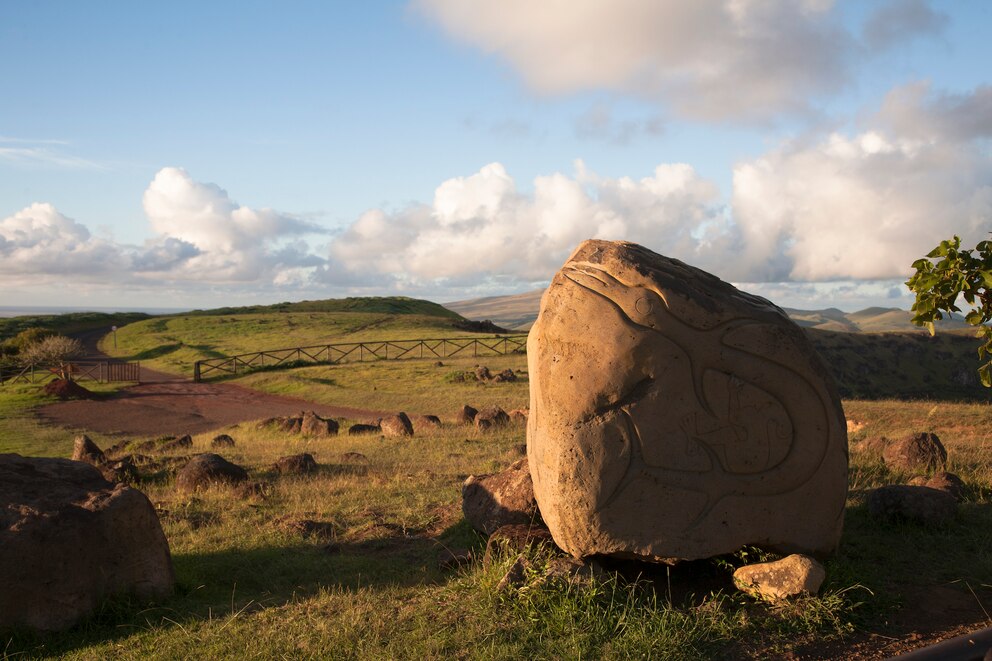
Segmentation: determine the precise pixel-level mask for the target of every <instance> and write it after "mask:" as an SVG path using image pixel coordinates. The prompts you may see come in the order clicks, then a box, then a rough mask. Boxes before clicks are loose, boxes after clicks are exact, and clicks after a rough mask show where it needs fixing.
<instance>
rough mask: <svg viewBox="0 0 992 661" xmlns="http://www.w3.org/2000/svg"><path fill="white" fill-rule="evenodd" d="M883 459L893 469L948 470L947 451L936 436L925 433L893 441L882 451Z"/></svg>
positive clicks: (927, 471)
mask: <svg viewBox="0 0 992 661" xmlns="http://www.w3.org/2000/svg"><path fill="white" fill-rule="evenodd" d="M882 459H883V460H884V461H885V465H886V466H888V467H889V468H891V469H895V470H904V471H922V472H926V473H929V472H931V471H942V470H946V468H947V450H945V449H944V444H943V443H941V442H940V438H938V437H937V435H936V434H931V433H929V432H923V433H920V434H912V435H910V436H906V437H905V438H901V439H899V440H897V441H892V442H890V443H889V444H888V445H886V446H885V449H884V450H882Z"/></svg>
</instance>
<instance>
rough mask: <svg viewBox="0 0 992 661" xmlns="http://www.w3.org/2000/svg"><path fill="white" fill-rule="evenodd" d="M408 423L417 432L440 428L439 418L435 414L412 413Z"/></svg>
mask: <svg viewBox="0 0 992 661" xmlns="http://www.w3.org/2000/svg"><path fill="white" fill-rule="evenodd" d="M410 423H411V424H412V425H413V431H414V432H415V433H417V434H428V433H430V432H432V431H434V430H436V429H440V428H441V418H439V417H437V416H436V415H412V416H410Z"/></svg>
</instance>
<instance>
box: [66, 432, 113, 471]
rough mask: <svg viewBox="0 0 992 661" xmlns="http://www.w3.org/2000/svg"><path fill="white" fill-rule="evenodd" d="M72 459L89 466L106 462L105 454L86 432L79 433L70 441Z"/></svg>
mask: <svg viewBox="0 0 992 661" xmlns="http://www.w3.org/2000/svg"><path fill="white" fill-rule="evenodd" d="M72 460H73V461H82V462H84V463H87V464H89V465H90V466H100V465H102V464H105V463H106V462H107V456H106V455H105V454H104V453H103V450H101V449H100V448H99V447H98V446H97V444H96V443H94V442H93V441H91V440H90V437H89V436H87V435H86V434H80V435H79V436H77V437H76V438H75V439H73V441H72Z"/></svg>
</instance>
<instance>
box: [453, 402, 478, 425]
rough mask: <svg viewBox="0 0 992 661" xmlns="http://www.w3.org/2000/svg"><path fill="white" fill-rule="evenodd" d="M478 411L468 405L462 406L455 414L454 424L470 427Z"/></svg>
mask: <svg viewBox="0 0 992 661" xmlns="http://www.w3.org/2000/svg"><path fill="white" fill-rule="evenodd" d="M478 413H479V411H478V410H477V409H474V408H472V407H471V406H469V405H468V404H464V405H463V406H462V407H461V408H460V409H458V412H456V413H455V424H458V425H470V424H472V423H473V422H475V416H476V415H478Z"/></svg>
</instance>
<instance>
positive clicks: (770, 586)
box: [734, 554, 826, 601]
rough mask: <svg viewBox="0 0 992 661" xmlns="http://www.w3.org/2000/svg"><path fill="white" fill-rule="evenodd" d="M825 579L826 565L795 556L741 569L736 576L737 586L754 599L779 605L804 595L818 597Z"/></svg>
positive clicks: (811, 559)
mask: <svg viewBox="0 0 992 661" xmlns="http://www.w3.org/2000/svg"><path fill="white" fill-rule="evenodd" d="M824 578H826V572H825V571H824V569H823V565H821V564H820V563H819V562H817V561H816V560H814V559H813V558H810V557H808V556H805V555H799V554H793V555H790V556H787V557H785V558H782V559H781V560H776V561H774V562H762V563H758V564H754V565H745V566H744V567H741V568H739V569H738V570H737V571H735V572H734V585H736V586H737V588H738V589H739V590H741V591H743V592H746V593H748V594H750V595H751V596H753V597H757V598H759V599H765V600H767V601H778V600H780V599H786V598H788V597H795V596H799V595H801V594H803V593H807V594H816V593H817V592H819V590H820V586H821V585H823V579H824Z"/></svg>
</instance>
